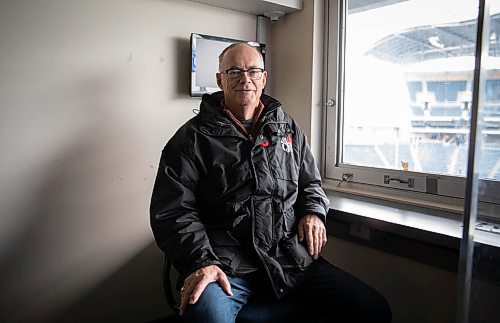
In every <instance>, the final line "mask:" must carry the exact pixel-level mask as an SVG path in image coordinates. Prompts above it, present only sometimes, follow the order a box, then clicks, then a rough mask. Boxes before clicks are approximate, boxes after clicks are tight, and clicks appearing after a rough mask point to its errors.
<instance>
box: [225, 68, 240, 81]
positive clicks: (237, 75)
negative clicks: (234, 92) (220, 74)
mask: <svg viewBox="0 0 500 323" xmlns="http://www.w3.org/2000/svg"><path fill="white" fill-rule="evenodd" d="M226 73H227V76H229V77H230V78H232V79H237V78H240V77H241V75H243V71H242V70H240V69H234V70H227V72H226Z"/></svg>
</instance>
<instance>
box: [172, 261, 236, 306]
mask: <svg viewBox="0 0 500 323" xmlns="http://www.w3.org/2000/svg"><path fill="white" fill-rule="evenodd" d="M213 282H218V283H219V284H220V285H221V287H222V289H223V290H224V292H226V294H227V295H229V296H233V292H232V291H231V284H230V283H229V280H228V279H227V277H226V274H225V273H224V272H223V271H222V269H220V268H219V267H217V266H215V265H210V266H207V267H203V268H201V269H198V270H197V271H195V272H194V273H192V274H191V275H189V276H187V277H186V279H185V280H184V285H183V286H182V288H181V306H180V311H179V314H180V315H183V314H184V311H185V310H186V307H187V305H188V303H189V304H194V303H196V302H197V301H198V299H199V298H200V296H201V294H202V293H203V291H204V290H205V287H207V285H208V284H210V283H213Z"/></svg>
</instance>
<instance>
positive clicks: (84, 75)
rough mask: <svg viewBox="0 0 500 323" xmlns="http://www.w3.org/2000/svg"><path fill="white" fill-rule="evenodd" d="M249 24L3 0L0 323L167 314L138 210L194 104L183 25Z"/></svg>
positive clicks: (167, 1) (198, 28) (124, 3)
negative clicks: (164, 153)
mask: <svg viewBox="0 0 500 323" xmlns="http://www.w3.org/2000/svg"><path fill="white" fill-rule="evenodd" d="M255 30H256V17H255V16H253V15H249V14H243V13H239V12H236V11H231V10H223V9H220V8H213V7H210V6H207V5H201V4H197V3H193V2H188V1H174V0H106V1H102V0H85V1H81V0H65V1H58V0H36V1H34V0H33V1H27V0H2V1H1V2H0V185H1V194H0V217H1V218H0V280H1V282H0V321H2V322H44V321H51V320H56V319H57V318H59V319H60V320H63V321H72V322H76V321H87V322H89V321H101V322H109V321H112V320H115V321H120V322H140V321H144V320H146V319H150V318H154V317H155V316H157V315H159V314H161V313H164V312H166V307H164V309H162V310H157V308H158V306H155V305H158V304H161V305H162V306H164V300H163V296H162V295H161V290H160V289H159V288H160V285H159V284H161V280H160V279H159V277H160V274H161V254H160V253H159V252H158V251H157V250H156V248H155V247H154V246H153V245H152V234H151V230H150V228H149V214H148V208H149V199H150V196H151V190H152V186H153V182H154V178H155V176H156V171H157V164H158V159H159V156H160V153H161V149H162V148H163V145H164V144H165V143H166V141H167V139H168V138H169V137H170V136H171V135H172V134H173V133H174V131H175V130H176V129H177V128H178V127H179V126H180V125H181V124H182V123H184V122H185V121H186V120H187V119H188V118H190V117H191V116H193V112H192V109H193V108H195V107H197V106H198V105H199V99H193V98H190V97H189V96H188V83H189V74H188V71H189V69H190V63H191V61H190V53H189V35H190V33H191V32H203V33H206V34H214V35H221V36H225V37H230V38H238V39H255ZM145 255H154V256H155V258H154V259H149V258H148V257H145ZM153 267H154V268H153ZM151 276H154V277H155V278H154V279H153V278H152V277H151Z"/></svg>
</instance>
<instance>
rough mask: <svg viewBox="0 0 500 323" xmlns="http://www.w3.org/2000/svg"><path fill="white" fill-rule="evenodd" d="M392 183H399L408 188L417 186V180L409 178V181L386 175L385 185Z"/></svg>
mask: <svg viewBox="0 0 500 323" xmlns="http://www.w3.org/2000/svg"><path fill="white" fill-rule="evenodd" d="M391 182H398V183H401V184H408V187H414V186H415V180H414V179H413V178H408V179H407V180H404V179H401V178H395V177H391V176H389V175H384V184H390V183H391Z"/></svg>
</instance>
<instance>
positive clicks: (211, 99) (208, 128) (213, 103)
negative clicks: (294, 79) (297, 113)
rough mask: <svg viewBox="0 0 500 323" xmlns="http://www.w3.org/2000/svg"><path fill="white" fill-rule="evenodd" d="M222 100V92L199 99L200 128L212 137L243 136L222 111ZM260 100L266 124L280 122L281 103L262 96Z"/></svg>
mask: <svg viewBox="0 0 500 323" xmlns="http://www.w3.org/2000/svg"><path fill="white" fill-rule="evenodd" d="M223 99H224V92H222V91H219V92H215V93H212V94H204V95H203V96H202V98H201V104H200V113H199V114H198V117H199V118H200V121H201V125H202V128H201V130H202V131H203V132H205V133H208V134H212V135H237V136H243V135H242V134H241V133H240V132H239V131H238V130H237V129H236V127H235V126H234V124H233V122H232V121H231V120H230V119H229V118H228V116H227V115H226V114H225V113H224V112H223V111H222V109H221V107H220V102H222V100H223ZM260 100H261V101H262V103H263V104H264V111H263V112H262V115H263V117H264V116H265V120H266V122H268V121H271V120H274V121H276V122H282V121H283V120H284V113H283V111H282V109H281V103H280V102H279V101H278V100H276V99H274V98H273V97H271V96H269V95H266V94H262V95H261V97H260Z"/></svg>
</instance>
